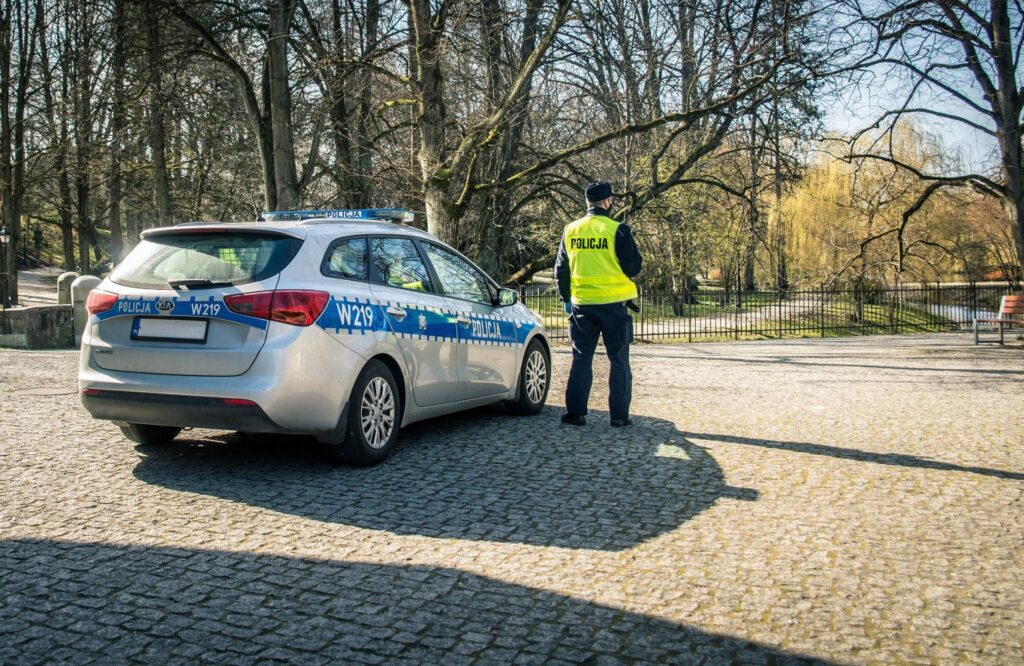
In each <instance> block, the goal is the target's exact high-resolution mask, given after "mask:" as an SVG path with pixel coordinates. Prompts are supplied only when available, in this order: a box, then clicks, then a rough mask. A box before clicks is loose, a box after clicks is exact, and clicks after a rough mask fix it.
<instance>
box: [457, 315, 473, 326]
mask: <svg viewBox="0 0 1024 666" xmlns="http://www.w3.org/2000/svg"><path fill="white" fill-rule="evenodd" d="M455 321H457V322H459V323H460V324H462V325H463V326H469V324H470V320H469V317H466V316H464V315H458V316H457V317H455Z"/></svg>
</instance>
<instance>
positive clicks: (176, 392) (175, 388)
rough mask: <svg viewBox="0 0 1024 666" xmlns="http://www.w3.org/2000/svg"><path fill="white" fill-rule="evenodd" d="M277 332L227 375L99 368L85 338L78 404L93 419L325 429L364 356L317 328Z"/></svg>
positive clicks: (231, 427)
mask: <svg viewBox="0 0 1024 666" xmlns="http://www.w3.org/2000/svg"><path fill="white" fill-rule="evenodd" d="M277 326H281V327H284V326H285V324H277ZM283 333H284V335H281V336H273V335H271V336H270V337H269V338H268V341H267V344H266V345H265V346H264V348H263V350H262V351H261V352H260V354H259V356H258V357H257V358H256V360H255V362H254V363H253V364H252V366H251V367H250V368H249V369H248V370H247V371H246V372H244V373H243V374H241V375H238V376H235V377H217V376H201V375H169V374H156V373H146V372H125V371H115V370H105V369H103V368H100V367H98V366H97V364H96V363H95V360H94V359H93V358H92V353H91V348H90V346H89V341H88V339H86V340H85V341H84V342H83V346H82V359H81V363H80V365H79V374H78V379H79V382H78V385H79V389H80V390H81V392H82V403H83V404H84V405H85V408H86V410H87V411H88V412H89V413H90V414H91V415H92V416H93V417H95V418H98V419H108V420H111V421H122V422H127V423H142V424H147V425H167V426H175V427H202V428H214V429H223V430H242V431H251V432H287V433H303V434H318V433H330V432H333V431H334V430H336V428H337V427H338V422H339V418H340V415H341V413H342V409H343V407H344V405H345V403H346V402H347V400H348V395H349V393H350V392H351V390H352V384H353V382H354V381H355V378H356V376H357V375H358V374H359V370H360V369H361V368H362V366H363V364H364V363H365V361H364V360H363V359H362V358H361V357H360V356H359V355H358V354H356V353H354V352H352V351H351V350H349V349H348V348H347V347H345V346H343V345H341V344H339V343H338V342H336V341H335V340H333V339H332V338H331V337H330V336H328V335H326V334H325V333H323V332H322V331H320V330H310V329H302V330H300V331H292V330H291V327H289V328H288V329H286V330H284V331H283Z"/></svg>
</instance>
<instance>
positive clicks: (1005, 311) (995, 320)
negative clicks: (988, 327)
mask: <svg viewBox="0 0 1024 666" xmlns="http://www.w3.org/2000/svg"><path fill="white" fill-rule="evenodd" d="M979 323H982V324H998V325H999V344H1003V326H1004V325H1007V326H1008V327H1009V328H1013V327H1014V326H1024V296H1003V298H1002V300H1000V301H999V316H997V317H988V318H986V317H981V318H975V320H974V344H978V324H979Z"/></svg>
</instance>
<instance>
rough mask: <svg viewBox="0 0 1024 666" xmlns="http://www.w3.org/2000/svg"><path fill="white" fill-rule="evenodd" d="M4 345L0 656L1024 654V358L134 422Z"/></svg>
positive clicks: (809, 343) (904, 352)
mask: <svg viewBox="0 0 1024 666" xmlns="http://www.w3.org/2000/svg"><path fill="white" fill-rule="evenodd" d="M77 361H78V357H77V354H76V353H74V352H60V351H57V352H20V351H10V350H0V404H4V405H6V406H8V408H7V409H5V410H4V411H3V413H2V415H0V663H4V664H7V663H10V664H33V663H86V662H96V663H121V662H125V661H129V660H130V661H134V662H140V661H142V662H153V663H174V662H175V660H177V661H179V662H180V663H195V662H197V661H207V662H216V663H247V664H248V663H296V662H299V663H309V664H319V663H324V664H327V663H366V664H381V663H410V664H416V663H421V664H426V663H429V664H434V663H525V664H529V663H545V664H549V663H579V662H586V663H594V664H615V663H635V662H645V663H706V664H717V663H737V664H765V663H843V664H846V663H886V664H887V663H894V662H896V663H950V664H952V663H969V664H1008V663H1024V639H1022V637H1024V611H1022V610H1021V609H1022V608H1024V583H1022V581H1024V560H1022V559H1021V557H1020V553H1021V552H1024V523H1022V522H1021V520H1020V507H1021V506H1022V505H1024V446H1022V445H1024V440H1022V435H1021V433H1022V432H1024V410H1021V409H1019V408H1018V407H1017V403H1018V402H1019V396H1020V395H1024V354H1022V353H1021V350H1020V349H1019V348H1013V347H1007V348H997V347H994V346H983V347H975V346H973V345H972V344H971V341H970V337H969V336H965V335H957V334H950V335H942V336H920V337H917V336H907V337H877V338H858V339H842V340H805V341H785V342H763V343H758V342H753V343H741V344H701V345H691V346H668V345H643V346H636V347H634V349H633V372H634V403H633V415H634V425H632V426H630V427H629V428H621V429H620V428H610V427H608V425H607V411H606V408H605V403H606V401H607V388H606V386H605V382H606V376H607V370H608V365H607V361H606V360H605V359H603V358H598V359H597V361H596V364H595V378H596V379H595V387H594V392H593V395H592V399H591V407H592V408H593V411H592V413H591V414H590V416H589V419H588V423H587V425H586V426H583V427H581V428H574V427H566V426H562V425H561V424H560V423H559V421H558V416H559V414H560V413H561V411H562V407H561V404H562V402H561V396H562V392H563V390H564V381H565V376H566V373H567V369H568V364H569V354H568V351H567V349H566V348H565V347H556V348H555V350H554V353H553V361H554V368H553V376H554V377H555V386H554V387H553V389H552V392H551V398H550V405H549V407H548V408H546V409H545V410H544V411H543V412H542V413H541V414H540V415H538V416H536V417H522V418H521V417H512V416H510V415H508V414H505V413H504V412H502V411H501V410H500V409H482V410H475V411H472V412H469V413H466V414H461V415H455V416H449V417H444V418H442V419H436V420H433V421H429V422H425V423H421V424H415V425H413V426H411V427H409V428H407V429H405V430H404V431H403V433H402V437H401V440H400V442H399V446H398V448H397V450H396V451H395V454H394V455H393V456H392V457H391V458H390V459H389V460H388V461H386V462H385V463H384V464H382V465H380V466H378V467H375V468H372V469H355V468H350V467H344V466H337V465H334V464H333V463H331V462H330V461H329V460H328V459H327V457H326V456H325V455H324V454H323V453H322V451H320V450H319V449H318V448H317V447H316V446H315V445H314V444H313V443H312V442H310V441H309V440H307V439H304V438H290V437H280V436H276V435H255V436H240V435H238V434H234V433H223V432H215V431H208V430H191V431H186V432H184V433H182V434H181V435H180V436H179V437H178V439H177V440H176V441H175V442H174V443H172V444H170V445H168V446H163V447H145V446H138V445H135V444H132V443H130V442H128V441H127V440H125V439H124V438H123V437H122V436H121V434H120V432H119V430H118V429H117V428H116V427H114V426H112V425H111V424H109V423H105V422H100V421H94V420H92V419H91V418H89V417H88V415H87V414H86V413H85V412H84V410H83V409H82V408H81V406H80V405H79V404H78V402H77V398H75V397H74V396H70V397H69V396H67V395H59V394H56V393H55V394H52V395H49V394H48V395H42V394H30V395H27V394H17V395H16V394H15V392H17V391H22V390H25V389H33V388H38V387H41V386H42V387H58V386H59V387H70V389H71V390H73V389H74V387H75V385H76V376H77V374H76V373H77Z"/></svg>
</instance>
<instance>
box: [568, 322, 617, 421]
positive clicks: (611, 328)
mask: <svg viewBox="0 0 1024 666" xmlns="http://www.w3.org/2000/svg"><path fill="white" fill-rule="evenodd" d="M599 336H601V337H603V338H604V347H605V351H606V352H607V353H608V360H609V361H611V364H612V368H611V373H610V374H609V376H608V411H609V412H610V413H611V418H613V419H626V418H629V402H630V400H631V399H632V397H633V373H632V372H631V371H630V369H629V343H630V342H632V340H633V318H632V317H631V316H629V312H628V311H627V310H626V304H625V303H609V304H607V305H574V306H572V315H571V316H570V317H569V340H570V341H571V342H572V368H571V369H570V370H569V382H568V384H567V385H566V387H565V411H566V412H567V413H569V414H578V415H581V416H583V415H586V413H587V401H588V400H589V399H590V387H591V386H592V385H593V383H594V369H593V361H594V351H595V350H596V349H597V341H598V337H599Z"/></svg>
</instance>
